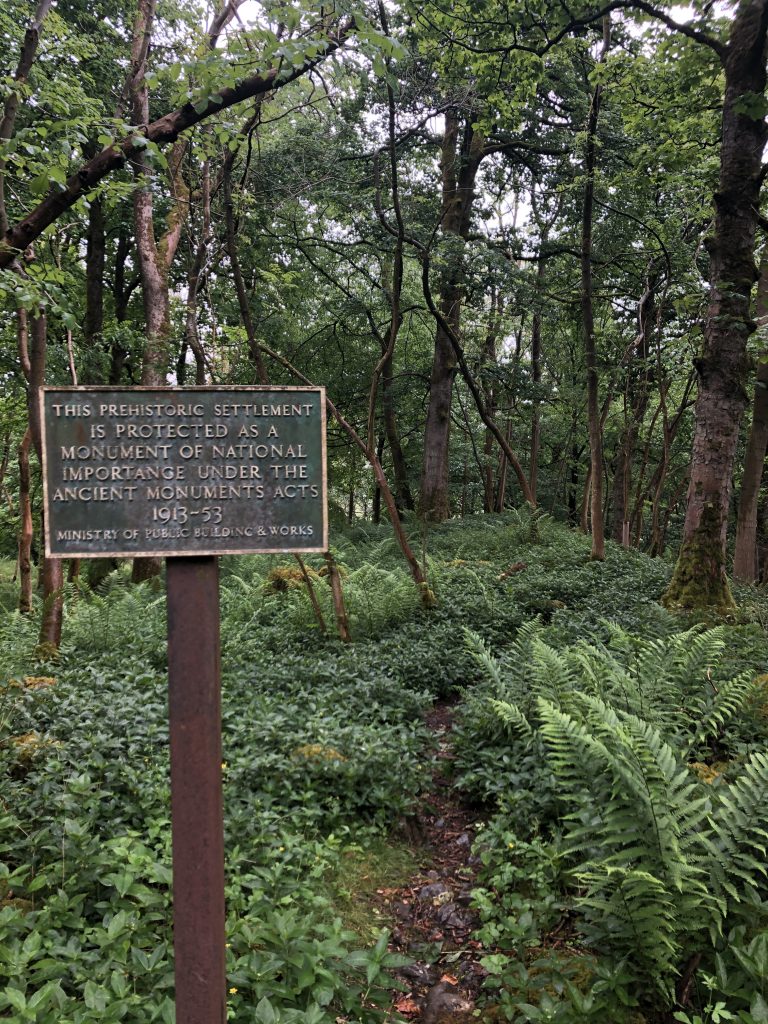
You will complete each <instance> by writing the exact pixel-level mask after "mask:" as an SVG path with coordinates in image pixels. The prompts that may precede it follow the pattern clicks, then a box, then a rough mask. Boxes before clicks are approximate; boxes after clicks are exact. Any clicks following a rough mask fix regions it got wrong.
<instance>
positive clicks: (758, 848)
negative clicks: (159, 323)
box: [711, 752, 768, 901]
mask: <svg viewBox="0 0 768 1024" xmlns="http://www.w3.org/2000/svg"><path fill="white" fill-rule="evenodd" d="M719 796H720V800H719V804H718V805H717V806H716V808H715V811H714V813H713V815H712V819H711V823H712V847H711V848H713V849H714V852H716V854H717V856H716V857H715V858H713V860H712V862H711V868H712V876H713V877H712V881H713V883H715V884H716V885H718V886H719V887H720V888H721V889H722V890H723V891H724V892H726V893H727V894H728V895H729V896H730V897H731V898H732V899H734V900H737V901H738V900H739V899H741V898H743V890H744V889H745V888H746V889H747V890H750V891H752V892H753V893H762V895H763V897H764V895H765V891H766V889H768V884H767V883H766V880H768V870H766V866H765V860H766V851H767V850H768V754H765V753H761V752H755V753H753V754H752V756H751V757H750V758H749V760H748V761H747V762H746V764H745V765H744V770H743V772H742V773H741V775H740V776H739V778H738V779H737V780H736V781H735V782H734V783H733V784H732V785H731V786H730V787H729V788H728V789H727V790H724V791H721V792H720V794H719ZM735 880H740V881H741V883H742V884H741V885H740V886H737V884H734V882H735ZM739 889H741V890H742V893H740V892H739Z"/></svg>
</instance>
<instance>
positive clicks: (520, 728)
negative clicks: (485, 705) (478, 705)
mask: <svg viewBox="0 0 768 1024" xmlns="http://www.w3.org/2000/svg"><path fill="white" fill-rule="evenodd" d="M490 705H491V707H492V708H493V710H494V711H495V712H496V714H497V715H498V717H499V718H500V719H501V721H502V722H504V724H505V725H507V726H509V728H510V730H511V731H512V732H514V733H516V734H517V735H518V736H520V738H521V739H524V740H526V741H530V740H532V739H533V735H534V734H533V729H532V728H531V723H530V722H529V721H528V719H527V718H526V717H525V715H524V714H523V712H522V711H521V710H520V708H519V707H518V706H517V704H512V703H510V702H509V701H506V700H491V701H490Z"/></svg>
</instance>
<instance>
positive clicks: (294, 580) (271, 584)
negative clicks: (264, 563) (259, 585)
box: [264, 565, 322, 594]
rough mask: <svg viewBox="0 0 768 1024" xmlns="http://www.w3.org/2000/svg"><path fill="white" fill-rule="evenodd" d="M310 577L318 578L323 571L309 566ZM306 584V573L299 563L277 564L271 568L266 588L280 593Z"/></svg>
mask: <svg viewBox="0 0 768 1024" xmlns="http://www.w3.org/2000/svg"><path fill="white" fill-rule="evenodd" d="M307 575H308V576H309V577H310V579H318V577H319V576H320V575H322V573H318V572H316V571H315V570H314V569H312V568H310V567H309V566H308V567H307ZM304 585H305V581H304V573H303V572H302V571H301V569H300V568H299V566H298V565H276V566H275V567H274V568H272V569H270V570H269V573H268V575H267V582H266V583H265V584H264V589H265V590H266V591H267V592H268V593H272V594H279V593H282V592H283V591H285V590H300V589H301V588H302V587H303V586H304Z"/></svg>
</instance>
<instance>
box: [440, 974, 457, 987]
mask: <svg viewBox="0 0 768 1024" xmlns="http://www.w3.org/2000/svg"><path fill="white" fill-rule="evenodd" d="M440 981H445V982H447V983H448V984H449V985H458V984H459V979H458V978H455V977H454V976H453V975H452V974H444V975H443V976H442V978H441V979H440Z"/></svg>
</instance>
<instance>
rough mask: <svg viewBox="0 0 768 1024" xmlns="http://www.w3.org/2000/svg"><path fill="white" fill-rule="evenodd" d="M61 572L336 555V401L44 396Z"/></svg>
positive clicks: (48, 545) (203, 392)
mask: <svg viewBox="0 0 768 1024" xmlns="http://www.w3.org/2000/svg"><path fill="white" fill-rule="evenodd" d="M41 416H42V423H43V431H42V435H43V491H44V501H45V511H46V514H45V553H46V555H47V556H48V557H51V558H99V557H104V556H112V557H115V556H117V557H123V558H132V557H135V556H137V555H139V556H156V557H157V556H166V557H172V556H184V555H232V554H249V553H250V554H258V553H265V554H269V553H273V554H274V553H279V552H293V551H295V552H313V551H315V552H319V551H325V550H327V548H328V516H327V500H326V489H327V482H326V468H325V456H326V452H325V389H324V388H273V387H220V388H217V387H199V388H186V389H184V388H170V387H169V388H130V389H114V388H103V387H94V388H49V387H46V388H43V389H42V395H41Z"/></svg>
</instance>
